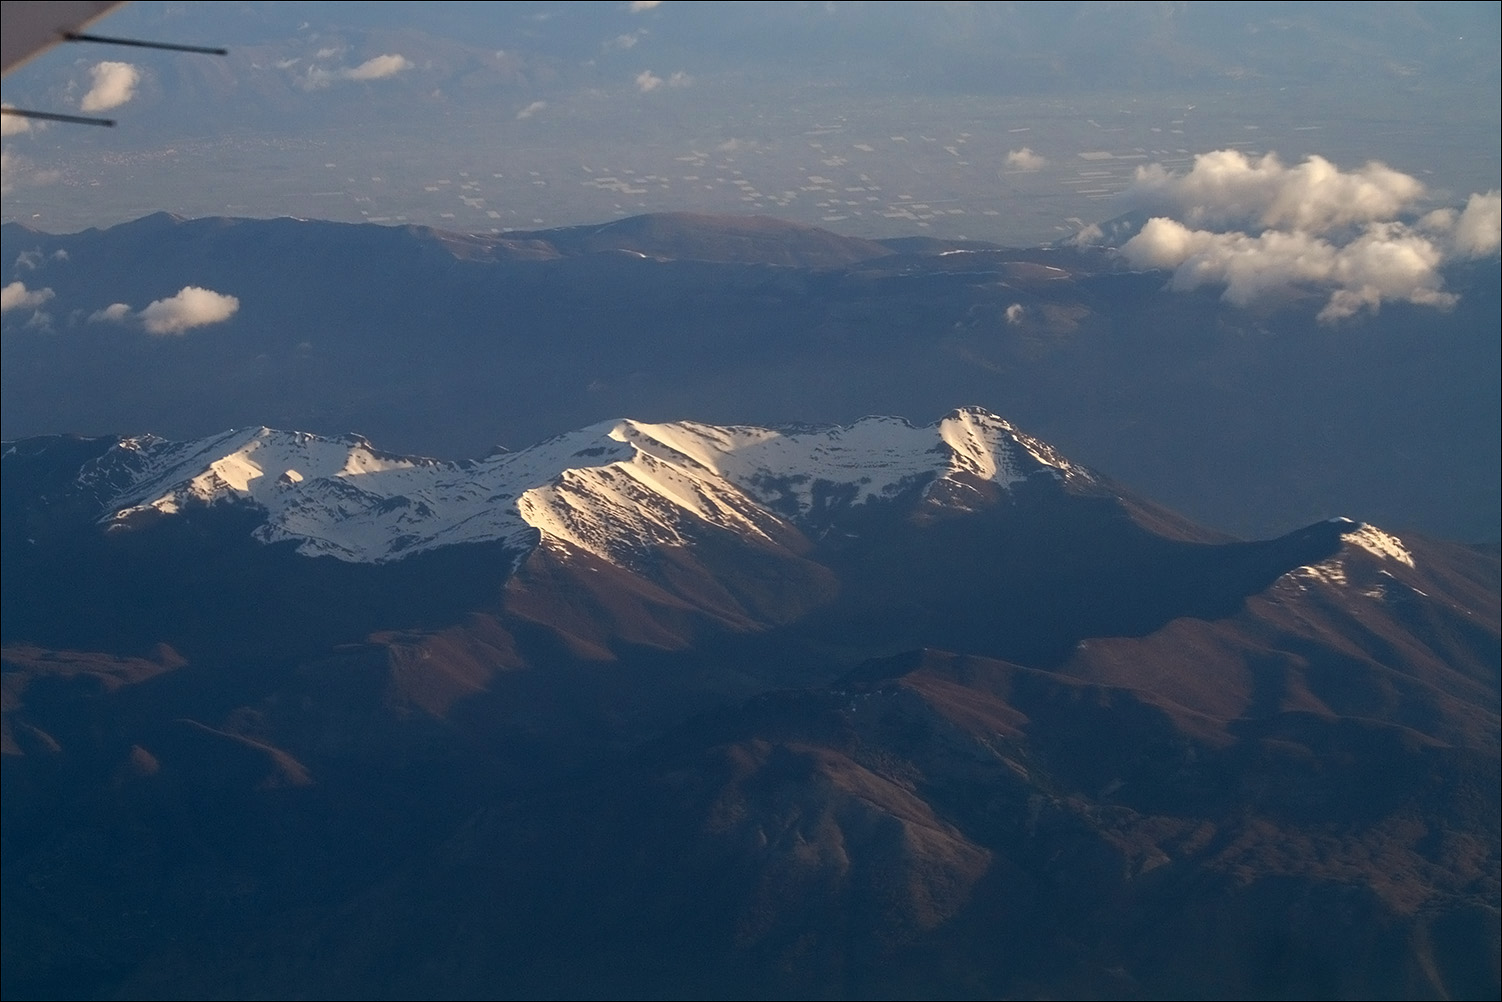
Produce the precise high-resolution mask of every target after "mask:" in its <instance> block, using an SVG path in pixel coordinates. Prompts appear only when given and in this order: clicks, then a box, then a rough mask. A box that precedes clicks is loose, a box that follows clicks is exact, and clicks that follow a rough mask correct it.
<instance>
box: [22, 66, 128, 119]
mask: <svg viewBox="0 0 1502 1002" xmlns="http://www.w3.org/2000/svg"><path fill="white" fill-rule="evenodd" d="M89 74H90V76H92V77H93V78H94V83H93V85H92V86H91V87H90V88H89V92H88V93H87V94H85V95H84V96H83V100H82V101H80V102H78V107H79V108H80V109H82V110H83V111H108V110H110V109H111V108H118V107H120V106H121V105H122V104H124V103H125V102H127V101H129V100H130V99H131V98H133V97H135V96H136V85H137V84H138V83H140V82H141V71H140V70H138V69H136V68H135V67H134V66H132V65H131V64H130V63H110V62H105V63H95V64H94V68H93V69H91V70H89ZM7 117H9V116H7Z"/></svg>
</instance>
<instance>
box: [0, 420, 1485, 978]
mask: <svg viewBox="0 0 1502 1002" xmlns="http://www.w3.org/2000/svg"><path fill="white" fill-rule="evenodd" d="M107 444H108V443H100V442H86V441H78V440H58V439H52V440H47V441H28V442H17V443H10V444H9V445H8V446H7V449H8V450H9V451H7V453H6V456H5V459H4V471H3V472H4V476H3V478H0V486H3V500H4V511H3V516H4V517H3V521H0V528H3V553H0V557H3V562H0V573H3V575H4V581H3V586H4V587H3V592H0V597H3V617H0V630H3V635H0V642H3V651H4V696H5V703H4V711H5V716H4V724H5V730H4V748H3V750H4V755H3V759H0V768H3V770H4V772H3V785H0V791H3V808H4V831H5V839H4V845H3V853H4V856H3V863H4V868H3V889H0V890H3V901H0V904H3V908H0V921H3V923H4V937H3V949H4V957H3V961H4V962H3V966H0V972H3V977H4V992H5V995H6V996H7V997H11V996H14V997H23V996H31V997H65V996H67V997H96V998H118V997H140V996H145V995H160V996H161V997H168V998H187V997H231V996H248V995H258V996H266V997H291V996H310V995H328V996H330V997H347V996H357V995H358V996H369V997H379V998H405V997H415V996H424V997H431V996H435V995H445V994H452V995H454V996H456V997H473V996H487V997H505V996H535V997H559V998H562V997H575V996H582V997H620V996H636V995H652V996H654V997H690V996H698V995H703V996H708V997H744V996H746V995H752V994H755V995H773V996H783V995H800V996H807V997H828V998H834V997H891V996H912V997H936V998H959V997H976V996H980V995H985V996H1012V997H1041V996H1055V997H1056V996H1063V995H1085V996H1110V997H1122V998H1156V997H1187V996H1196V997H1227V998H1229V997H1332V998H1333V997H1349V996H1355V995H1369V996H1370V995H1375V996H1393V995H1398V996H1412V997H1448V998H1482V997H1495V995H1496V993H1497V991H1498V988H1499V976H1498V946H1497V944H1498V941H1499V925H1498V910H1499V897H1502V859H1499V849H1498V845H1499V836H1502V817H1499V814H1502V808H1499V804H1498V798H1497V790H1498V788H1499V782H1502V775H1499V766H1498V761H1499V751H1502V748H1499V743H1502V742H1499V734H1502V725H1499V713H1498V702H1499V674H1498V673H1499V665H1502V640H1499V636H1502V625H1499V614H1498V594H1499V591H1502V589H1499V567H1498V561H1497V555H1496V553H1495V551H1491V552H1482V551H1480V550H1477V549H1475V548H1467V547H1461V546H1456V545H1451V544H1445V543H1438V542H1429V541H1426V540H1424V539H1422V538H1419V537H1414V536H1411V535H1410V534H1406V533H1405V534H1403V535H1402V537H1401V539H1398V538H1396V537H1393V536H1392V535H1390V534H1387V533H1383V532H1382V531H1381V530H1378V529H1376V528H1374V527H1371V526H1364V525H1362V524H1359V523H1352V522H1339V521H1329V522H1320V523H1316V524H1313V525H1311V526H1309V527H1308V528H1306V529H1303V530H1300V531H1298V532H1294V533H1292V534H1288V535H1285V536H1282V537H1279V538H1277V539H1272V540H1268V541H1265V542H1258V543H1243V542H1236V541H1232V540H1226V539H1224V538H1223V537H1219V536H1218V535H1217V534H1215V533H1211V532H1208V531H1205V530H1201V529H1199V528H1197V527H1196V526H1194V525H1193V524H1192V523H1190V522H1188V521H1186V520H1184V519H1182V518H1180V517H1178V516H1176V515H1174V514H1173V513H1172V512H1169V511H1167V510H1165V509H1161V508H1158V507H1156V506H1154V505H1152V504H1150V503H1149V502H1146V501H1144V500H1142V499H1140V498H1137V497H1135V496H1133V495H1131V494H1130V493H1129V492H1127V491H1126V490H1125V489H1124V488H1121V487H1120V486H1119V485H1115V484H1112V483H1110V482H1109V481H1106V480H1104V478H1100V477H1098V476H1087V475H1085V474H1084V473H1083V471H1081V473H1080V475H1076V476H1071V477H1063V476H1056V475H1052V474H1050V473H1049V472H1048V468H1043V469H1040V470H1037V471H1034V473H1033V474H1032V475H1031V476H1027V477H1025V478H1024V479H1021V480H1017V481H1014V482H1013V483H1011V485H1010V486H1009V487H999V486H997V485H996V484H994V483H991V482H988V481H982V480H978V479H976V480H966V479H965V478H964V477H959V478H957V479H955V480H954V481H953V483H952V484H951V486H950V488H949V489H950V490H951V491H952V492H953V493H954V495H955V496H954V498H949V497H948V496H947V495H945V494H944V493H943V492H941V491H937V490H936V489H935V490H930V491H928V492H927V493H925V492H923V491H920V490H917V489H914V490H912V491H908V492H906V493H901V494H898V495H895V496H893V497H892V498H890V499H888V500H886V501H875V502H871V503H867V504H864V505H861V506H850V505H848V504H842V503H839V502H838V501H834V502H831V503H830V504H828V505H826V506H824V507H823V508H821V509H819V510H818V511H817V512H810V513H809V514H808V515H807V516H806V517H804V520H803V521H799V520H798V519H797V518H795V519H793V520H792V521H790V522H789V523H788V524H787V528H786V529H785V530H783V532H784V534H783V535H782V536H780V537H779V539H780V542H779V543H778V546H777V547H770V546H769V545H768V544H767V543H766V542H765V540H763V539H761V537H759V536H758V537H754V538H753V537H752V536H749V535H748V536H745V537H741V536H737V535H736V534H735V533H733V532H730V531H729V530H727V529H725V528H724V527H714V526H710V525H708V524H707V523H705V524H704V527H703V529H702V531H700V532H699V533H698V534H697V535H693V536H691V537H690V538H688V539H687V540H686V542H685V543H684V544H683V545H681V546H676V547H664V546H656V547H649V548H647V549H646V550H645V551H642V552H636V551H633V552H634V555H633V557H632V562H631V564H630V566H629V567H626V566H622V565H618V564H616V563H613V562H611V560H610V559H606V558H604V557H601V556H598V555H593V554H588V553H585V552H583V551H581V550H578V549H576V548H571V547H569V546H568V545H566V544H557V545H552V544H550V545H547V546H542V547H539V548H537V549H535V550H533V551H531V552H530V554H528V553H526V552H518V551H516V550H509V549H507V548H505V547H504V546H502V545H500V544H497V543H486V544H479V545H466V546H450V547H441V548H438V549H435V550H433V551H431V552H428V553H422V554H418V555H416V556H412V557H407V558H406V559H401V560H396V561H394V562H388V563H381V564H360V563H350V562H345V561H340V560H335V559H333V558H331V557H309V556H303V555H300V554H298V553H296V552H295V550H294V544H293V543H292V542H291V541H288V542H282V543H274V544H270V545H266V544H262V543H259V542H256V541H255V539H254V538H253V537H252V530H253V529H254V527H255V525H256V524H257V522H258V520H260V519H263V518H264V517H265V513H264V512H263V511H261V510H259V509H257V508H256V507H255V506H254V505H250V504H246V503H238V504H237V503H217V504H213V505H204V506H198V507H194V506H192V505H188V506H187V507H184V508H182V509H181V510H180V511H178V512H177V513H175V514H168V515H164V516H163V517H161V518H158V519H156V520H155V521H153V522H151V523H150V524H144V523H143V524H141V525H139V526H138V527H136V528H134V529H132V530H129V531H112V532H106V531H104V528H103V527H102V525H101V524H100V523H99V522H98V521H97V520H98V518H99V516H100V504H101V498H99V497H98V496H92V497H78V496H75V494H74V493H73V492H74V491H75V489H76V488H75V484H76V483H77V474H78V470H79V469H80V468H81V467H82V466H83V465H84V464H85V463H86V462H87V461H89V460H90V459H91V458H93V457H97V456H99V455H100V454H102V453H103V450H104V447H105V446H106V445H107ZM960 499H963V504H960V503H959V501H960ZM694 524H695V523H693V522H692V521H688V522H683V523H682V525H684V526H690V527H692V526H693V525H694ZM683 531H685V532H687V531H689V530H688V529H684V530H683ZM799 538H801V540H802V541H801V542H799ZM610 552H615V551H610Z"/></svg>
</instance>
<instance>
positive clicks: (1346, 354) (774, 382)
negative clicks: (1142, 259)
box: [0, 213, 1502, 541]
mask: <svg viewBox="0 0 1502 1002" xmlns="http://www.w3.org/2000/svg"><path fill="white" fill-rule="evenodd" d="M4 241H5V247H6V249H7V254H11V255H15V263H14V266H13V270H12V278H14V279H15V280H16V281H19V282H22V283H23V285H24V287H25V288H26V289H28V290H31V293H32V294H33V299H35V300H36V301H37V303H38V304H39V305H37V306H35V308H15V309H10V310H8V311H7V312H6V314H5V337H4V339H3V340H0V361H3V365H0V386H3V391H4V392H3V396H0V420H3V431H4V435H5V437H6V438H12V439H13V438H18V437H26V436H34V435H41V434H55V433H59V432H68V433H78V434H85V435H102V434H116V433H119V432H122V431H130V432H146V431H151V432H154V433H156V434H158V435H164V436H167V437H169V438H173V439H197V438H202V437H204V436H207V435H210V434H213V433H215V432H218V431H220V430H222V429H224V428H230V427H245V426H251V425H259V424H269V425H272V426H275V427H284V428H309V429H318V430H321V431H327V432H340V431H349V432H358V433H360V434H363V435H365V436H368V437H369V438H370V439H371V440H372V441H378V442H380V443H382V445H383V446H384V447H385V448H388V449H393V450H397V451H401V452H410V453H420V454H423V455H433V456H444V457H450V458H457V457H464V456H478V455H483V454H485V453H486V452H487V451H488V450H490V449H491V448H492V447H494V446H496V445H497V444H500V445H504V446H506V447H508V448H512V449H516V448H520V447H522V446H525V445H528V444H530V443H532V442H536V441H539V440H541V439H544V438H547V437H550V436H554V435H559V434H564V433H566V432H569V431H571V430H573V429H577V428H581V427H585V426H588V425H592V424H595V423H597V422H599V421H601V420H604V419H606V418H610V417H612V416H615V415H620V414H632V415H635V416H637V417H638V418H641V419H643V420H647V421H651V422H664V421H672V420H677V419H679V418H682V417H684V416H692V417H694V418H695V419H697V420H701V421H707V422H711V423H715V424H757V425H764V424H780V423H785V422H787V421H790V420H796V421H805V422H812V423H841V424H849V423H851V422H854V421H856V420H858V419H859V418H861V417H863V416H865V415H868V414H891V413H900V414H909V415H915V416H919V415H922V416H930V415H937V414H941V413H943V412H944V411H945V410H946V409H947V408H950V407H953V406H954V404H955V402H956V401H969V402H974V403H976V404H979V405H981V406H984V407H987V408H989V409H990V410H993V411H995V412H997V413H1003V414H1006V415H1008V416H1009V417H1010V418H1011V419H1012V420H1015V421H1018V422H1019V423H1021V424H1023V425H1024V426H1026V427H1028V428H1029V429H1031V430H1032V431H1033V432H1034V433H1036V434H1038V435H1040V436H1041V437H1043V438H1045V439H1047V440H1048V441H1050V442H1053V443H1055V444H1056V445H1057V446H1058V447H1059V448H1061V449H1063V450H1065V451H1066V452H1068V453H1069V454H1070V455H1071V456H1073V457H1075V458H1076V460H1077V461H1079V462H1083V463H1088V464H1089V465H1091V466H1093V467H1096V468H1098V469H1101V470H1105V471H1108V472H1109V473H1110V474H1111V475H1113V476H1115V477H1118V478H1120V479H1121V480H1123V481H1125V482H1128V483H1131V484H1134V485H1136V486H1137V487H1138V488H1139V489H1141V490H1143V491H1145V492H1146V493H1148V494H1149V495H1151V496H1153V497H1155V498H1157V499H1159V500H1161V501H1163V502H1164V503H1166V504H1169V505H1171V506H1172V507H1174V508H1175V509H1176V510H1179V511H1183V512H1185V513H1187V514H1188V515H1190V516H1191V517H1193V518H1195V519H1197V520H1198V521H1201V522H1203V523H1205V524H1208V525H1213V526H1216V527H1217V528H1221V529H1224V530H1226V531H1229V532H1233V533H1235V534H1237V535H1240V536H1263V535H1276V534H1279V533H1282V532H1286V531H1288V530H1289V529H1290V528H1292V527H1295V526H1298V525H1303V524H1307V523H1310V522H1313V521H1316V520H1318V519H1320V518H1323V517H1327V516H1328V515H1329V513H1331V512H1336V511H1340V512H1346V513H1348V514H1350V515H1351V516H1352V517H1357V518H1361V519H1363V520H1366V521H1372V522H1376V523H1378V524H1382V525H1387V526H1391V527H1393V528H1395V529H1415V530H1418V531H1421V532H1426V533H1430V534H1434V535H1440V536H1444V537H1446V538H1452V539H1463V540H1473V541H1481V540H1494V539H1495V537H1496V533H1497V529H1496V527H1497V525H1498V522H1499V519H1502V491H1499V488H1498V484H1499V483H1502V460H1499V458H1498V457H1499V456H1502V431H1499V426H1498V422H1497V420H1496V414H1497V412H1498V409H1499V407H1502V399H1499V390H1498V386H1497V381H1496V380H1495V379H1494V378H1493V374H1494V373H1495V372H1496V371H1497V370H1498V369H1499V368H1502V355H1499V345H1498V339H1497V338H1496V337H1495V336H1493V332H1494V331H1495V330H1496V329H1497V328H1498V327H1499V326H1502V297H1499V293H1498V289H1499V284H1498V281H1497V271H1496V262H1495V261H1494V260H1493V261H1481V262H1475V263H1472V264H1469V265H1464V266H1456V267H1453V268H1450V269H1449V270H1448V271H1447V273H1446V275H1445V281H1446V287H1447V289H1448V290H1449V291H1451V292H1454V293H1455V294H1457V295H1458V296H1459V300H1458V303H1457V304H1456V305H1455V307H1454V308H1453V309H1451V310H1448V311H1440V310H1436V309H1433V308H1430V307H1422V306H1412V305H1407V304H1402V303H1396V304H1386V305H1384V306H1383V307H1382V310H1381V312H1380V313H1378V314H1362V315H1361V316H1358V317H1354V318H1351V319H1349V320H1347V321H1345V322H1343V323H1341V324H1339V325H1337V326H1321V325H1319V324H1317V323H1315V320H1314V316H1315V314H1316V312H1317V311H1318V307H1319V302H1320V299H1319V297H1318V296H1317V295H1316V294H1315V293H1314V292H1310V293H1309V294H1308V296H1307V297H1304V296H1300V295H1298V294H1294V295H1292V296H1291V298H1290V299H1289V300H1288V301H1285V302H1281V303H1280V304H1279V305H1277V306H1260V307H1256V308H1242V307H1236V306H1233V305H1230V304H1228V303H1225V302H1223V301H1222V300H1221V299H1219V298H1217V296H1216V294H1215V293H1214V292H1213V291H1210V290H1205V291H1201V292H1198V293H1193V294H1185V293H1182V292H1175V291H1172V290H1171V289H1168V288H1166V287H1165V285H1166V282H1167V276H1165V275H1164V274H1162V273H1157V272H1148V273H1131V272H1126V271H1123V270H1122V268H1121V265H1120V263H1119V261H1117V260H1116V259H1114V258H1113V257H1112V256H1111V255H1110V254H1109V253H1107V252H1104V251H1101V250H1098V249H1096V250H1078V249H1074V248H1052V249H1046V248H1045V249H1034V250H1015V249H1006V248H1001V247H996V246H994V245H990V244H983V243H976V242H965V241H954V240H948V241H946V240H937V239H923V238H906V239H897V240H887V241H871V240H863V239H856V238H851V237H844V236H839V235H837V234H834V233H830V232H827V231H824V230H820V229H817V228H814V227H810V226H803V225H798V224H792V223H786V222H781V221H777V220H772V219H766V218H761V217H727V216H707V215H692V214H672V213H663V214H654V215H649V216H640V217H634V218H629V219H621V220H617V221H614V222H610V223H606V224H602V225H599V226H587V227H571V228H568V229H560V230H544V231H537V232H507V233H502V234H497V235H472V234H471V235H463V234H455V233H446V232H443V231H438V230H433V229H428V228H423V227H405V228H397V227H382V226H375V225H351V224H338V223H328V222H318V221H310V220H297V219H273V220H248V219H223V218H220V219H197V220H184V219H179V218H176V217H173V216H169V215H165V214H159V215H155V216H150V217H147V218H144V219H140V220H137V221H135V222H133V223H127V224H123V225H120V226H115V227H112V228H110V229H107V230H102V231H101V230H88V231H85V232H82V233H76V234H71V235H53V234H46V233H41V232H38V231H35V230H30V229H27V228H25V227H22V226H19V225H15V224H7V225H6V226H5V229H4ZM188 287H194V288H200V289H205V290H210V291H213V292H215V293H218V294H220V295H223V296H233V297H235V299H236V300H237V303H238V308H237V310H236V311H234V312H233V315H231V316H228V317H227V318H226V319H221V320H219V321H218V322H215V323H205V324H203V325H201V326H193V327H173V328H172V329H171V330H170V331H168V330H166V329H164V326H165V325H164V324H162V323H158V324H157V328H158V329H157V332H156V333H153V332H152V331H151V330H149V329H147V327H146V325H145V323H144V321H143V319H142V317H143V315H144V311H145V310H146V309H147V308H148V304H151V303H154V302H162V301H164V300H167V299H169V298H170V297H174V296H177V295H178V294H179V292H180V290H182V289H184V288H188ZM187 320H188V318H182V319H181V322H183V323H186V322H187ZM1376 429H1380V433H1376V431H1375V430H1376ZM1395 468H1396V469H1400V470H1401V471H1402V476H1393V475H1391V471H1392V470H1393V469H1395Z"/></svg>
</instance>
